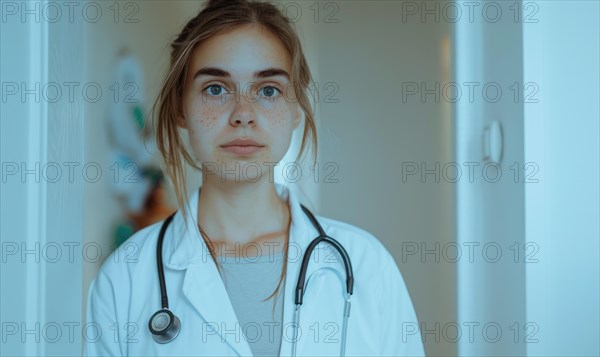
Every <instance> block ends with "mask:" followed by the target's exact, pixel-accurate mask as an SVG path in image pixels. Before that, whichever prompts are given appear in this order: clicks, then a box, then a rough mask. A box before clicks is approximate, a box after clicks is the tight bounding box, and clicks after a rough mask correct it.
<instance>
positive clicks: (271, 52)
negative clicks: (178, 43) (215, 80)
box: [188, 24, 292, 77]
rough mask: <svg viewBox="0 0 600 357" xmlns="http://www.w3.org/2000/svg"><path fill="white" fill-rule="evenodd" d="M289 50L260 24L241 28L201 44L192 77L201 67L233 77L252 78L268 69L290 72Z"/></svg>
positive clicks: (193, 63)
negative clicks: (216, 68)
mask: <svg viewBox="0 0 600 357" xmlns="http://www.w3.org/2000/svg"><path fill="white" fill-rule="evenodd" d="M291 65H292V60H291V58H290V55H289V54H288V52H287V50H286V49H285V47H284V46H283V44H282V43H281V41H280V40H279V38H277V37H276V36H275V35H274V34H273V33H272V32H271V31H269V30H268V29H267V28H265V27H264V26H262V25H259V24H248V25H242V26H238V27H235V28H233V29H232V30H228V31H226V32H221V33H218V34H216V35H214V36H212V37H210V38H209V39H207V40H205V41H203V42H201V43H200V44H198V46H197V47H196V48H195V49H194V51H193V53H192V57H191V59H190V71H188V75H193V74H194V73H196V71H197V70H198V69H200V68H202V67H218V68H220V69H223V70H225V71H228V72H230V73H231V75H232V76H233V77H236V76H239V77H245V76H252V74H253V73H254V72H256V71H260V70H262V69H265V68H281V69H283V70H285V71H286V72H288V73H290V71H291Z"/></svg>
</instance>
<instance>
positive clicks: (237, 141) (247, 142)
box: [221, 138, 264, 147]
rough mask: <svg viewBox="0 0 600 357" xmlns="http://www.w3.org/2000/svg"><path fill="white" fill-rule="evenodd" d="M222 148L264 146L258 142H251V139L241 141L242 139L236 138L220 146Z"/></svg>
mask: <svg viewBox="0 0 600 357" xmlns="http://www.w3.org/2000/svg"><path fill="white" fill-rule="evenodd" d="M221 146H222V147H229V146H255V147H263V146H264V145H263V144H261V143H259V142H258V141H255V140H252V139H242V138H237V139H234V140H232V141H230V142H228V143H226V144H223V145H221Z"/></svg>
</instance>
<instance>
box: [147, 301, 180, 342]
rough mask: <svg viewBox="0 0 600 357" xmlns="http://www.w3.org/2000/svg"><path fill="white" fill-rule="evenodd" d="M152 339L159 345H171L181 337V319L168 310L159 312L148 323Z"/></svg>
mask: <svg viewBox="0 0 600 357" xmlns="http://www.w3.org/2000/svg"><path fill="white" fill-rule="evenodd" d="M148 328H149V329H150V332H151V333H152V338H154V341H156V342H158V343H169V342H171V341H173V340H174V339H175V337H177V335H179V331H181V322H180V321H179V318H178V317H177V316H175V315H173V313H172V312H171V311H169V310H168V309H162V310H158V311H157V312H155V313H154V315H152V317H151V318H150V321H149V322H148Z"/></svg>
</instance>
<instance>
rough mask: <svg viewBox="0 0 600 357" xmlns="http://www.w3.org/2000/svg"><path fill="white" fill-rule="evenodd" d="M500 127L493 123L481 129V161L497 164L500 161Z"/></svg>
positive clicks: (497, 123) (498, 123)
mask: <svg viewBox="0 0 600 357" xmlns="http://www.w3.org/2000/svg"><path fill="white" fill-rule="evenodd" d="M502 150H503V146H502V126H501V125H500V122H498V121H493V122H492V123H490V125H488V126H486V127H485V128H484V129H483V160H484V161H489V162H492V163H495V164H499V163H500V161H501V160H502Z"/></svg>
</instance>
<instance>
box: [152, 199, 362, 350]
mask: <svg viewBox="0 0 600 357" xmlns="http://www.w3.org/2000/svg"><path fill="white" fill-rule="evenodd" d="M300 206H301V207H302V210H303V211H304V213H305V214H306V215H307V216H308V218H309V219H310V221H311V222H312V224H313V226H314V227H315V228H316V229H317V231H318V232H319V236H318V237H317V238H315V239H313V241H312V242H311V243H310V244H309V245H308V247H307V248H306V252H305V253H304V256H303V258H302V265H301V268H300V273H299V275H298V282H297V283H296V290H295V296H294V303H295V305H296V307H295V309H294V338H293V340H292V356H296V348H297V336H298V325H299V322H300V308H301V306H302V302H303V297H304V293H305V292H306V272H307V270H308V264H309V263H310V257H311V256H312V252H313V250H314V249H315V247H316V246H317V245H318V244H319V243H322V242H325V243H328V244H329V245H331V246H332V247H334V248H335V249H336V250H337V251H338V253H339V254H340V256H341V257H342V260H343V262H344V269H345V271H346V294H345V303H344V321H343V328H342V341H341V347H340V356H342V357H343V356H345V351H346V333H347V326H348V318H349V317H350V296H351V295H352V293H353V291H354V272H353V270H352V263H351V261H350V257H349V255H348V253H347V252H346V249H344V247H343V246H342V245H341V244H340V243H339V242H338V241H336V240H335V239H333V238H331V237H329V236H328V235H327V234H326V233H325V230H323V227H321V225H320V224H319V222H318V221H317V219H316V217H315V216H314V215H313V214H312V212H310V211H309V210H308V209H307V208H306V207H304V205H300ZM176 213H177V212H174V213H173V214H171V215H170V216H169V217H168V218H167V219H166V220H165V221H164V223H163V225H162V226H161V229H160V232H159V237H158V242H157V244H156V264H157V270H158V280H159V284H160V297H161V306H162V310H159V311H157V312H156V313H155V314H154V315H152V317H151V319H150V321H149V323H148V326H149V328H150V332H151V333H152V336H153V338H154V339H155V341H156V342H158V343H168V342H170V341H172V340H173V339H175V337H177V335H178V334H179V329H180V328H181V324H180V321H179V319H178V318H177V316H175V315H174V314H172V312H171V311H170V310H169V298H168V295H167V288H166V284H165V273H164V266H163V260H162V247H163V242H164V236H165V232H166V230H167V227H168V226H169V224H170V223H171V221H172V220H173V217H174V216H175V214H176ZM164 310H166V311H167V312H168V315H169V316H172V319H173V323H172V324H170V325H169V327H168V328H167V330H166V331H161V332H157V331H156V330H155V329H153V326H154V325H153V319H154V317H155V316H157V315H158V314H159V313H160V312H161V311H164ZM168 329H176V330H177V331H168Z"/></svg>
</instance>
